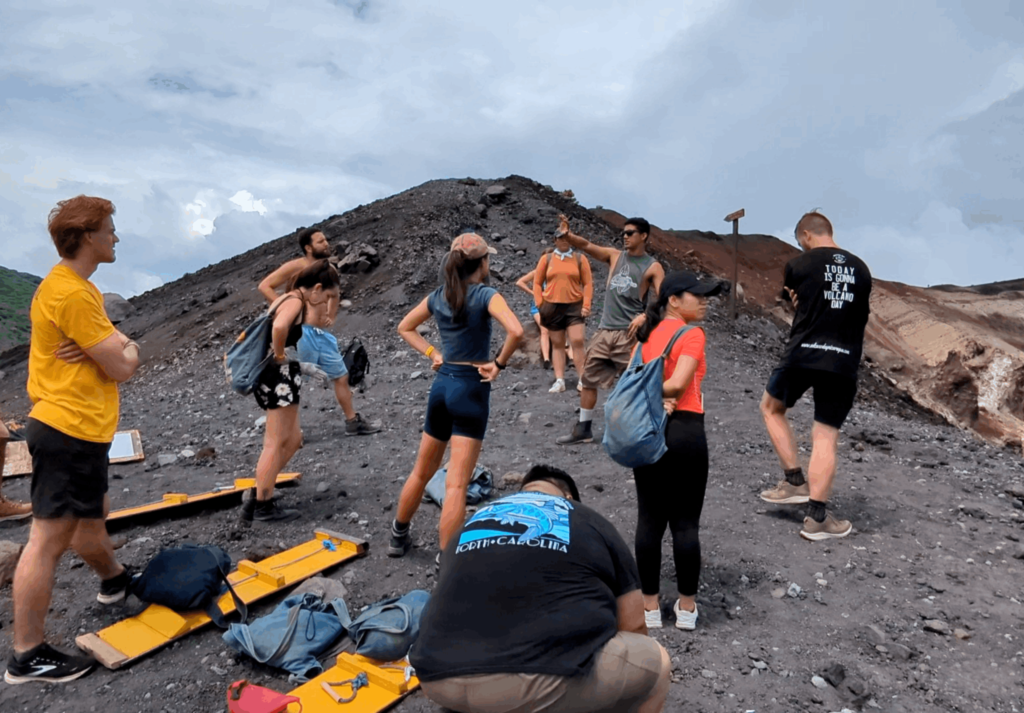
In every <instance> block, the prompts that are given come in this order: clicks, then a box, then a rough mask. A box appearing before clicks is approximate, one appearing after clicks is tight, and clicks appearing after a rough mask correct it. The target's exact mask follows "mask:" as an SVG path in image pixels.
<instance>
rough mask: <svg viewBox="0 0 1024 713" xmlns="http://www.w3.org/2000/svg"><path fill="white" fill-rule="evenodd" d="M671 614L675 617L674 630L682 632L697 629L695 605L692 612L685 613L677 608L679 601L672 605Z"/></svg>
mask: <svg viewBox="0 0 1024 713" xmlns="http://www.w3.org/2000/svg"><path fill="white" fill-rule="evenodd" d="M672 612H673V613H674V614H675V615H676V628H677V629H683V630H684V631H693V630H694V629H696V628H697V605H696V604H694V605H693V611H686V610H684V609H680V608H679V600H678V599H676V603H675V604H673V605H672Z"/></svg>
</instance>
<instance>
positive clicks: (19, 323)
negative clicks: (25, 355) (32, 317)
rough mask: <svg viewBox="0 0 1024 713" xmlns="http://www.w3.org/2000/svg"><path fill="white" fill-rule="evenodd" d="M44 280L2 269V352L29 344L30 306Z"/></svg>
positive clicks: (0, 274) (0, 288)
mask: <svg viewBox="0 0 1024 713" xmlns="http://www.w3.org/2000/svg"><path fill="white" fill-rule="evenodd" d="M40 282H42V278H40V277H36V276H35V275H28V274H25V273H24V272H17V271H15V270H8V269H7V268H6V267H0V352H2V351H4V350H5V349H10V348H11V347H14V346H17V345H19V344H25V343H27V342H28V337H29V332H30V331H31V326H30V324H29V318H28V308H29V304H30V303H31V302H32V295H33V294H34V293H35V291H36V285H38V284H39V283H40Z"/></svg>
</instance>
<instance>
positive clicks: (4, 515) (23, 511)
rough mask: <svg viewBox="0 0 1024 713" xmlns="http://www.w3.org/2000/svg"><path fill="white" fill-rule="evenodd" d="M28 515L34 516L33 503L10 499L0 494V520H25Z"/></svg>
mask: <svg viewBox="0 0 1024 713" xmlns="http://www.w3.org/2000/svg"><path fill="white" fill-rule="evenodd" d="M26 517H32V503H23V502H21V501H19V500H8V499H7V498H5V497H4V496H2V495H0V522H4V521H5V520H24V519H25V518H26Z"/></svg>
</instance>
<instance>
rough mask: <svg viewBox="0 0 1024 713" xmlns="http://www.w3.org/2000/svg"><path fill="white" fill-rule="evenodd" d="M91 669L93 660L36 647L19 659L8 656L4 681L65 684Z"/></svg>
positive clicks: (93, 663) (48, 646)
mask: <svg viewBox="0 0 1024 713" xmlns="http://www.w3.org/2000/svg"><path fill="white" fill-rule="evenodd" d="M19 658H20V660H19ZM95 665H96V661H95V659H93V658H92V657H90V656H74V655H72V654H65V653H63V652H61V651H58V650H57V649H55V648H53V647H52V646H50V645H49V644H39V646H37V647H35V648H34V649H30V650H29V651H26V652H25V653H24V654H23V655H22V656H21V657H18V656H15V655H14V654H13V653H12V654H11V658H10V659H8V661H7V672H6V673H5V674H4V680H5V681H7V683H11V684H18V683H30V682H32V681H39V682H40V683H67V682H68V681H74V680H75V679H76V678H79V677H81V676H84V675H85V674H87V673H89V671H90V670H92V668H93V667H94V666H95Z"/></svg>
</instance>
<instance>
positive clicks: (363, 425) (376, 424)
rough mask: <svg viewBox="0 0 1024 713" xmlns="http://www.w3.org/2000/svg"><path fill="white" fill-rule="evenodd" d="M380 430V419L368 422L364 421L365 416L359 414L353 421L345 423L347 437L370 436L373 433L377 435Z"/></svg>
mask: <svg viewBox="0 0 1024 713" xmlns="http://www.w3.org/2000/svg"><path fill="white" fill-rule="evenodd" d="M380 428H381V422H380V419H378V420H376V421H366V420H364V419H363V415H362V414H359V413H357V414H356V417H355V418H353V419H352V420H351V421H345V435H346V436H368V435H370V434H371V433H376V432H377V431H379V430H380Z"/></svg>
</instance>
